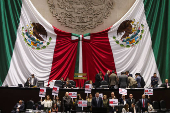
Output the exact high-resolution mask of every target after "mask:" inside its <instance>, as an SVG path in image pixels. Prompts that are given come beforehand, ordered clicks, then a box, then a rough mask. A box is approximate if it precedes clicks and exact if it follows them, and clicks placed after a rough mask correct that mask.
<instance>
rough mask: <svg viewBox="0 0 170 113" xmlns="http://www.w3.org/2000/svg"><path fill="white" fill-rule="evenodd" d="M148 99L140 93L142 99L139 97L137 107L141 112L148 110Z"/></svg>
mask: <svg viewBox="0 0 170 113" xmlns="http://www.w3.org/2000/svg"><path fill="white" fill-rule="evenodd" d="M148 102H149V100H148V99H146V98H145V94H143V95H142V99H139V107H140V110H142V112H145V111H148Z"/></svg>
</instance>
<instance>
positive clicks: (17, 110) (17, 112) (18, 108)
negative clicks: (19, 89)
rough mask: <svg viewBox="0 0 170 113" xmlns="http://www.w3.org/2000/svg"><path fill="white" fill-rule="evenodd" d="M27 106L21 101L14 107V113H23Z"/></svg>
mask: <svg viewBox="0 0 170 113" xmlns="http://www.w3.org/2000/svg"><path fill="white" fill-rule="evenodd" d="M24 108H25V105H24V104H23V102H22V100H19V103H17V104H16V105H15V106H14V111H15V113H20V112H22V111H24Z"/></svg>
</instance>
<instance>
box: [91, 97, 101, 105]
mask: <svg viewBox="0 0 170 113" xmlns="http://www.w3.org/2000/svg"><path fill="white" fill-rule="evenodd" d="M98 98H99V101H98V104H97V100H96V97H93V99H92V107H103V100H102V98H101V97H98Z"/></svg>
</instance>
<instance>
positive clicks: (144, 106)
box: [143, 99, 145, 108]
mask: <svg viewBox="0 0 170 113" xmlns="http://www.w3.org/2000/svg"><path fill="white" fill-rule="evenodd" d="M144 107H145V102H144V99H143V108H144Z"/></svg>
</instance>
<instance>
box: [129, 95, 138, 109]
mask: <svg viewBox="0 0 170 113" xmlns="http://www.w3.org/2000/svg"><path fill="white" fill-rule="evenodd" d="M135 102H136V101H135V99H134V98H133V94H129V98H128V99H127V103H128V104H129V108H130V106H131V104H132V103H134V104H135Z"/></svg>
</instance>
